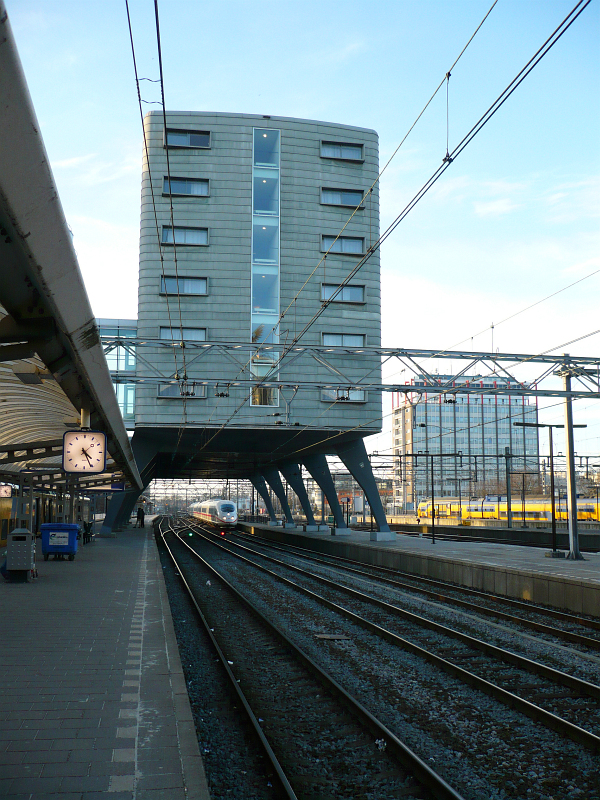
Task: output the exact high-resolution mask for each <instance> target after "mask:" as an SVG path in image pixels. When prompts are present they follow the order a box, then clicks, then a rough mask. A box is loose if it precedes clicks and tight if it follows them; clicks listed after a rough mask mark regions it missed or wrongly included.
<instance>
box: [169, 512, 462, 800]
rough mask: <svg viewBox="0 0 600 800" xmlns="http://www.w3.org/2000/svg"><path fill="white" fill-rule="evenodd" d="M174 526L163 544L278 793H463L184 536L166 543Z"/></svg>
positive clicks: (366, 795)
mask: <svg viewBox="0 0 600 800" xmlns="http://www.w3.org/2000/svg"><path fill="white" fill-rule="evenodd" d="M167 530H168V531H170V532H171V533H172V534H173V537H177V534H178V531H177V530H176V529H174V528H173V527H171V526H169V527H168V529H167V528H165V526H164V524H163V525H161V535H162V536H163V540H164V543H165V547H167V549H168V551H169V553H170V556H171V558H172V559H173V562H174V563H175V564H176V565H177V569H178V570H179V573H180V575H181V578H182V581H183V582H184V584H185V586H186V588H187V590H188V592H189V593H190V596H191V597H192V598H193V603H194V605H195V607H196V609H197V613H198V616H199V619H200V620H201V621H202V623H203V625H204V627H205V629H206V630H207V632H208V634H209V636H210V640H211V642H212V644H213V646H214V648H215V652H216V653H217V654H218V657H219V659H220V661H221V664H222V666H223V669H224V670H225V672H226V673H227V675H228V676H229V679H230V681H231V685H232V689H233V691H234V692H235V693H236V696H237V698H238V700H239V703H240V705H241V707H243V708H244V710H245V713H246V715H247V717H248V720H249V722H250V724H251V726H252V728H253V730H254V732H255V734H256V737H257V739H258V740H259V741H260V742H261V745H262V747H263V749H264V752H265V756H266V757H267V759H268V761H269V764H270V772H271V773H272V774H273V776H274V781H276V782H277V787H276V795H275V796H277V797H289V798H295V797H298V798H301V797H307V798H308V797H315V798H316V797H328V798H329V797H331V798H334V797H335V798H337V797H340V798H342V797H343V798H350V797H352V798H363V797H364V798H365V800H366V799H367V798H378V800H379V798H381V800H383V799H384V798H388V797H389V798H396V797H406V798H440V799H441V798H444V799H445V798H448V800H450V798H452V799H453V800H460V798H461V795H459V794H458V793H457V792H455V791H454V790H453V789H452V788H451V787H450V786H449V785H448V784H447V783H446V782H445V781H444V780H443V779H442V778H440V776H439V775H437V774H436V773H435V772H434V771H433V770H432V769H431V767H430V766H428V765H427V764H425V763H424V762H423V761H422V760H421V759H419V758H418V756H416V755H415V754H414V753H413V752H412V751H411V750H410V748H408V747H407V746H406V745H405V744H403V743H402V742H401V741H400V740H399V739H398V737H397V736H396V735H395V734H394V733H393V732H392V731H391V730H389V728H388V727H387V726H385V725H384V724H383V723H382V722H380V721H379V720H378V719H377V718H376V717H375V716H374V715H373V714H371V713H369V711H367V710H366V709H365V708H364V707H363V706H362V705H361V704H360V703H359V702H358V701H357V700H356V699H354V698H353V697H352V696H351V695H350V694H349V693H348V692H347V691H346V690H345V689H344V688H342V686H341V685H340V684H339V683H337V682H336V680H335V678H333V677H331V676H330V675H328V674H327V673H326V672H325V671H324V670H323V669H322V668H321V667H319V666H318V665H317V664H316V663H315V662H314V660H313V659H311V658H310V657H309V656H308V655H307V654H306V653H304V652H303V651H302V650H301V649H300V648H298V647H297V646H296V645H295V644H294V643H293V642H292V641H291V640H290V639H289V638H288V637H287V635H286V634H285V633H284V632H283V631H282V630H281V629H280V628H278V627H277V626H276V625H274V624H273V623H272V622H269V620H267V619H266V618H265V617H264V615H263V614H262V613H261V612H260V611H259V610H258V608H256V607H255V606H254V605H253V604H252V603H251V602H250V601H249V600H248V599H247V598H245V597H244V596H243V595H241V594H240V592H239V591H238V590H237V589H236V588H235V587H234V586H232V585H231V583H230V582H229V581H227V580H226V579H225V577H224V576H222V575H220V574H219V572H218V571H217V570H216V569H215V568H214V567H213V566H211V565H210V564H209V563H208V562H207V561H206V560H204V559H203V558H202V557H201V556H200V555H199V554H198V553H196V552H195V551H194V550H193V548H191V547H190V546H189V544H188V543H187V542H186V541H185V539H184V538H183V537H179V538H178V539H177V541H176V542H175V543H174V542H167V540H166V537H165V533H167ZM184 548H185V549H184ZM182 553H184V554H185V555H182ZM190 559H193V560H194V562H195V563H194V564H190ZM207 576H208V577H207ZM199 586H203V587H205V589H204V591H203V592H200V591H199V588H198V587H199ZM207 586H208V587H210V591H209V592H208V595H209V597H207V592H206V587H207ZM207 600H208V601H209V602H207ZM241 796H244V795H243V794H242V795H241Z"/></svg>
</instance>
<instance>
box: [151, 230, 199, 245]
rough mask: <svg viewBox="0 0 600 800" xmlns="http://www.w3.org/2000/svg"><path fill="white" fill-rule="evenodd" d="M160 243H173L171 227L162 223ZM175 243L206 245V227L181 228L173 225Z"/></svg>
mask: <svg viewBox="0 0 600 800" xmlns="http://www.w3.org/2000/svg"><path fill="white" fill-rule="evenodd" d="M162 243H163V244H173V228H171V227H170V226H169V225H163V229H162ZM175 244H187V245H190V244H191V245H207V244H208V228H181V227H178V226H177V225H176V226H175Z"/></svg>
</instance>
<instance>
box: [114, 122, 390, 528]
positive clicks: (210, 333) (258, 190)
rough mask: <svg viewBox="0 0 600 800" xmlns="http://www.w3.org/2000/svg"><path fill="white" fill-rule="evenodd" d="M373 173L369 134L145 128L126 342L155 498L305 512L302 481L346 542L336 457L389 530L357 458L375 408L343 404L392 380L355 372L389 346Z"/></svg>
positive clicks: (362, 399)
mask: <svg viewBox="0 0 600 800" xmlns="http://www.w3.org/2000/svg"><path fill="white" fill-rule="evenodd" d="M378 169H379V167H378V137H377V134H376V133H375V132H374V131H372V130H367V129H364V128H357V127H351V126H346V125H337V124H332V123H326V122H316V121H310V120H302V119H290V118H285V117H271V116H265V115H251V114H223V113H204V112H168V113H167V115H166V125H165V123H164V119H163V114H162V112H151V113H149V114H148V115H147V116H146V118H145V149H144V164H143V177H142V211H141V237H140V272H139V302H138V321H137V336H135V337H129V338H127V337H123V336H121V334H119V336H120V339H119V341H120V343H121V344H120V345H119V346H122V347H124V348H125V349H126V350H127V348H128V350H127V351H128V352H130V353H131V352H135V354H136V356H135V373H136V379H135V383H136V387H135V434H134V438H133V447H134V452H135V453H136V457H137V458H138V463H139V465H140V469H141V471H142V475H143V478H144V481H145V482H146V483H147V482H148V481H149V480H151V479H152V478H154V477H186V478H187V477H194V476H197V477H205V478H210V477H219V478H221V477H230V478H236V477H237V478H242V477H243V478H250V479H251V480H252V481H253V482H254V484H255V486H256V487H257V489H258V490H259V491H260V492H261V493H262V494H266V486H267V485H269V486H271V488H272V489H273V491H274V492H275V493H276V494H277V495H278V496H279V495H280V494H281V493H282V490H281V476H283V477H284V478H285V479H286V480H287V481H288V483H289V485H290V486H291V487H292V488H293V489H294V490H295V491H296V492H297V493H298V496H299V497H300V499H301V500H303V496H305V495H306V493H305V491H304V487H303V484H302V482H301V480H300V482H298V475H301V473H302V469H301V468H302V467H304V468H305V469H307V470H308V472H309V473H310V474H311V475H313V476H314V477H315V478H316V479H317V480H318V481H319V482H320V484H321V485H322V488H323V490H324V491H325V493H326V495H327V497H328V499H329V498H330V496H331V500H330V504H331V505H332V510H333V512H334V515H335V517H336V522H337V524H338V526H339V527H343V526H344V522H343V517H342V515H341V510H340V509H339V503H338V501H337V498H336V497H335V492H334V491H333V490H332V484H331V478H330V475H329V470H328V468H327V462H326V460H325V455H326V454H335V455H338V456H339V457H340V458H341V459H342V461H343V462H344V463H345V465H346V467H347V468H348V469H349V470H350V471H351V472H352V473H353V474H354V475H355V477H356V479H357V480H358V482H359V483H360V484H361V485H362V486H363V488H364V490H365V492H366V493H367V494H370V495H371V496H372V501H373V509H374V511H375V510H377V516H378V522H379V526H380V528H381V529H383V530H384V531H385V530H387V524H386V522H385V517H384V516H383V512H382V509H381V504H379V506H378V503H377V499H376V498H375V494H376V488H375V483H374V480H373V476H372V473H371V469H370V466H369V462H368V459H366V458H365V448H364V444H363V437H364V436H366V435H369V434H371V433H375V432H378V431H379V430H380V428H381V395H380V392H377V391H367V390H362V389H361V390H358V389H346V390H344V391H340V390H339V389H338V388H336V386H335V384H336V383H338V384H339V383H340V376H343V378H344V380H345V381H346V382H348V381H350V382H351V381H352V380H356V381H358V380H359V378H361V377H363V376H364V374H368V375H369V376H371V377H372V379H373V382H375V383H377V382H379V380H380V372H381V370H380V360H379V357H378V356H377V357H374V360H373V363H368V362H367V360H366V359H365V356H364V355H361V354H360V349H361V348H363V347H365V346H379V345H380V325H381V320H380V277H379V254H378V251H377V250H371V246H372V245H373V243H375V242H376V241H377V239H378V236H379V199H378V184H377V182H376V179H377V176H378ZM349 218H350V219H349ZM348 220H349V221H348ZM365 257H366V258H365ZM363 260H364V264H363V263H362V262H363ZM358 264H361V266H360V269H359V271H357V272H356V274H355V275H354V276H353V277H352V279H351V280H348V276H349V273H350V272H351V271H352V270H353V269H354V268H355V267H356V266H357V265H358ZM342 284H343V286H342ZM341 286H342V288H341V289H340V287H341ZM323 307H325V310H324V312H323V313H322V314H321V315H320V316H318V318H316V317H315V315H316V314H317V313H318V312H320V311H321V310H322V309H323ZM107 327H110V325H109V326H107ZM113 327H118V326H113ZM300 334H302V335H300ZM288 346H290V347H288ZM133 348H135V349H133ZM357 351H359V352H358V353H357ZM114 357H115V358H116V357H117V356H116V355H115V356H114ZM118 380H119V381H123V382H127V375H122V376H120V377H119V378H118ZM273 381H278V382H279V383H278V384H277V385H273V383H272V382H273ZM300 381H302V382H304V383H306V382H308V381H310V382H313V383H314V384H315V388H311V389H306V388H305V387H298V386H296V385H295V382H300ZM332 381H333V384H334V385H333V387H328V386H327V383H328V382H329V383H331V382H332ZM282 384H283V385H282ZM283 497H284V507H285V508H286V509H287V503H286V502H285V496H284V495H283ZM125 505H126V504H125ZM125 505H124V507H123V510H122V512H119V514H121V515H122V514H124V513H125V512H126V509H125ZM306 505H307V506H308V502H306ZM286 513H288V511H287V510H286ZM308 516H309V517H310V516H312V513H311V514H309V515H308Z"/></svg>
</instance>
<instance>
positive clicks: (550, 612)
mask: <svg viewBox="0 0 600 800" xmlns="http://www.w3.org/2000/svg"><path fill="white" fill-rule="evenodd" d="M436 536H437V534H436ZM253 538H254V539H256V540H260V541H263V542H266V543H268V544H269V545H271V546H278V545H275V544H274V543H273V542H272V541H271V540H270V539H267V538H266V537H264V536H256V535H255V534H253ZM285 548H286V549H288V548H289V549H290V550H297V551H300V553H302V554H313V553H314V550H308V549H307V548H305V547H298V546H297V545H285ZM320 555H322V556H325V557H326V558H331V559H334V560H335V561H339V562H343V563H345V564H355V565H357V566H359V567H368V568H369V569H373V570H379V571H380V572H385V573H388V574H391V575H401V576H403V577H404V578H408V579H409V580H413V581H420V582H421V583H426V584H428V585H429V586H439V587H440V588H442V589H446V590H447V589H451V590H452V591H457V592H462V593H463V594H468V595H472V596H473V597H479V598H481V599H483V600H493V601H494V602H500V603H504V604H505V605H509V606H513V607H515V608H519V609H521V610H523V611H527V612H528V613H531V612H535V613H537V614H541V615H544V616H548V617H552V618H553V619H560V620H562V621H564V622H571V623H573V624H578V625H581V626H582V627H584V628H592V629H593V630H596V631H600V620H596V619H589V618H588V617H579V616H576V615H575V614H568V613H567V612H566V611H559V610H558V609H556V608H548V607H545V606H539V605H535V604H533V603H528V602H524V601H523V600H515V599H514V598H511V597H504V596H503V595H498V594H492V593H490V592H482V591H480V590H479V589H471V588H469V587H468V586H457V585H454V584H451V583H448V582H446V581H439V580H436V579H435V578H427V577H425V576H424V575H414V574H412V573H411V572H403V571H402V570H397V569H391V568H390V567H381V566H378V565H377V564H367V563H365V562H363V561H357V560H356V559H352V558H344V557H343V556H334V555H330V554H328V553H321V554H320ZM373 577H379V576H373ZM412 588H414V589H417V587H412ZM418 591H422V590H421V589H418Z"/></svg>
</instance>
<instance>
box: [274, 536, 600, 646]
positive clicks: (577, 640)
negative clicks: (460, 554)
mask: <svg viewBox="0 0 600 800" xmlns="http://www.w3.org/2000/svg"><path fill="white" fill-rule="evenodd" d="M436 536H437V534H436ZM267 541H268V540H267ZM270 546H271V547H273V548H274V549H275V550H278V551H280V552H286V550H287V547H284V546H281V545H277V544H273V543H271V545H270ZM288 552H289V551H288ZM300 557H301V558H306V559H307V560H310V561H315V562H316V563H317V564H322V565H324V566H336V567H337V568H338V569H344V570H346V571H347V572H351V573H354V574H356V575H360V576H362V577H369V578H374V579H376V580H378V581H380V582H381V583H386V584H388V585H390V586H396V587H398V588H400V589H404V590H409V591H413V592H420V593H421V594H424V595H426V596H427V597H432V598H435V599H437V600H442V601H443V602H445V603H449V604H452V605H456V606H459V607H460V608H466V609H469V610H471V611H475V612H477V613H481V614H483V615H484V616H489V617H496V618H497V619H502V620H505V621H506V622H513V623H517V624H520V625H523V627H525V628H531V629H532V630H535V631H537V632H538V633H546V634H548V635H549V636H554V637H555V638H557V639H563V640H564V641H566V642H571V643H572V644H581V645H585V646H586V647H589V648H591V649H593V650H600V639H593V638H592V637H590V636H584V635H583V634H579V633H572V632H571V631H565V630H563V629H562V628H553V627H552V626H551V625H545V624H544V623H543V622H536V621H535V620H529V619H524V618H523V617H517V616H515V615H514V614H507V613H506V612H505V611H500V610H499V609H494V608H487V607H486V606H480V605H477V604H475V603H471V602H469V601H468V600H461V599H460V598H458V597H452V596H450V595H447V594H443V593H442V592H436V591H433V590H431V589H424V588H420V587H416V586H411V584H409V583H403V582H402V581H398V580H395V579H394V578H387V577H385V576H381V575H370V574H369V573H368V572H364V571H363V570H360V569H354V568H353V567H348V566H345V565H334V564H331V563H330V562H327V561H324V560H323V559H320V558H318V557H317V556H313V555H308V554H307V555H304V554H302V555H301V556H300ZM265 558H266V556H265ZM377 569H380V567H378V568H377ZM528 610H529V611H531V610H532V609H528ZM576 619H577V618H570V620H569V621H572V622H574V621H575V620H576Z"/></svg>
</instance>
